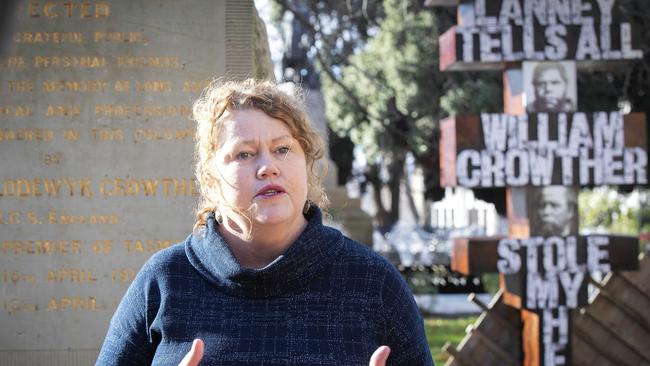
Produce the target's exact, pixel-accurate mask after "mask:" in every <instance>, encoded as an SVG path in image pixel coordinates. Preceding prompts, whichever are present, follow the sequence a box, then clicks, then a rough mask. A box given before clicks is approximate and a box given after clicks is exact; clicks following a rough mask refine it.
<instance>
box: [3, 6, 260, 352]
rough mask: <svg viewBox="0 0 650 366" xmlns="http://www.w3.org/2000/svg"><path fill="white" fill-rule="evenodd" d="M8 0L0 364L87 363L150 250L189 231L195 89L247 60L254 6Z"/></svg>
mask: <svg viewBox="0 0 650 366" xmlns="http://www.w3.org/2000/svg"><path fill="white" fill-rule="evenodd" d="M4 3H5V4H3V10H2V13H3V14H2V15H1V16H0V17H1V18H2V19H0V288H1V289H2V291H0V327H1V328H2V331H1V332H0V364H23V363H24V364H26V363H37V361H38V360H49V361H48V362H46V363H47V364H85V363H88V360H93V359H94V357H95V356H96V354H97V350H98V348H99V347H100V346H101V343H102V341H103V338H104V336H105V334H106V329H107V325H108V322H109V320H110V317H111V315H112V314H113V312H114V310H115V308H116V306H117V304H118V302H119V300H120V298H121V296H122V294H123V293H124V291H125V290H126V288H127V287H128V285H129V283H130V282H131V280H132V279H133V277H134V275H135V274H136V273H137V271H138V269H139V268H140V266H141V265H142V264H143V263H144V261H145V260H146V259H147V258H148V257H149V256H151V255H152V254H153V253H155V252H157V251H159V250H161V249H163V248H166V247H168V246H170V245H173V244H174V243H177V242H179V241H181V240H183V239H184V238H185V237H186V236H187V235H188V234H189V232H190V231H191V228H192V225H193V223H194V213H193V210H194V208H195V201H196V199H197V193H198V192H197V191H198V188H197V186H196V183H195V181H194V177H193V167H192V154H193V137H194V136H193V135H194V123H193V122H192V121H191V120H190V118H189V116H190V114H191V105H192V101H193V100H194V99H196V97H197V96H198V95H199V94H200V92H201V90H202V89H203V88H204V87H205V85H207V82H208V80H209V79H210V78H212V77H218V76H222V75H224V74H227V75H230V76H238V75H242V76H246V75H251V74H252V72H253V64H254V62H253V58H252V55H253V52H252V41H253V36H252V29H253V22H254V9H253V5H252V1H251V2H249V1H226V0H220V1H217V0H192V1H177V0H157V1H136V0H113V1H109V0H103V1H83V2H82V1H27V0H25V1H8V2H4ZM82 350H90V351H87V355H86V356H87V357H86V358H85V359H84V358H83V357H82V358H79V357H80V356H79V355H77V356H74V353H75V352H76V351H79V352H82ZM39 352H40V353H39ZM48 352H49V353H48ZM57 352H58V353H57ZM34 355H36V356H34ZM39 355H40V356H39ZM53 355H54V356H53ZM66 355H67V356H66ZM30 357H31V358H30ZM75 357H76V358H75ZM29 360H31V361H29ZM38 362H41V361H38Z"/></svg>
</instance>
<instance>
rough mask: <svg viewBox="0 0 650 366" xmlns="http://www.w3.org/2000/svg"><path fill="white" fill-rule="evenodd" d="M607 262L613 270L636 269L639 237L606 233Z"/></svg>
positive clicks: (637, 267) (637, 266) (637, 265)
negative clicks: (607, 240) (607, 239)
mask: <svg viewBox="0 0 650 366" xmlns="http://www.w3.org/2000/svg"><path fill="white" fill-rule="evenodd" d="M607 237H608V238H609V245H608V246H607V250H608V253H609V264H610V266H611V267H612V270H613V271H636V270H638V269H639V260H638V259H637V258H638V255H639V237H635V236H613V235H608V236H607Z"/></svg>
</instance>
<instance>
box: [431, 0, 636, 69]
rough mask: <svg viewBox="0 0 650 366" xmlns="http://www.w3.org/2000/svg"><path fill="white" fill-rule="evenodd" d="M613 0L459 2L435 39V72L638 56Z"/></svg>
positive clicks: (633, 28) (629, 27) (633, 36)
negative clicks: (437, 48) (450, 23)
mask: <svg viewBox="0 0 650 366" xmlns="http://www.w3.org/2000/svg"><path fill="white" fill-rule="evenodd" d="M615 2H616V1H580V3H579V6H575V4H574V6H571V4H573V3H574V2H569V1H565V2H556V3H554V4H555V6H549V5H548V3H547V2H545V1H536V0H494V1H487V0H475V1H461V3H460V5H459V7H458V25H456V26H454V27H452V28H450V29H449V30H448V31H447V32H445V33H444V34H443V35H442V37H440V54H441V55H443V56H442V57H441V59H440V70H442V71H446V70H480V69H502V68H504V66H505V64H506V63H508V62H510V63H511V62H519V61H524V60H528V61H545V60H576V61H579V62H580V63H581V64H582V65H583V66H584V65H587V66H589V65H591V64H593V63H594V62H598V63H602V62H603V61H610V62H611V61H614V62H620V61H621V60H631V59H639V58H642V57H643V52H642V51H641V50H640V45H641V44H640V39H639V37H637V35H638V34H639V32H638V29H637V27H636V26H635V25H634V24H631V23H629V22H622V21H621V20H620V19H621V14H620V10H619V9H618V7H616V6H614V5H615V4H614V3H615Z"/></svg>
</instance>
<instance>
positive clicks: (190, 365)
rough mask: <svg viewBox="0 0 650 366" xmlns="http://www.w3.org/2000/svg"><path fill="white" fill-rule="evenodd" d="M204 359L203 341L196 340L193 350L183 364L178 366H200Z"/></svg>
mask: <svg viewBox="0 0 650 366" xmlns="http://www.w3.org/2000/svg"><path fill="white" fill-rule="evenodd" d="M202 358H203V341H202V340H200V339H198V338H197V339H195V340H194V342H192V348H191V349H190V351H189V352H187V354H186V355H185V357H183V359H182V360H181V363H179V364H178V366H198V364H199V362H201V359H202Z"/></svg>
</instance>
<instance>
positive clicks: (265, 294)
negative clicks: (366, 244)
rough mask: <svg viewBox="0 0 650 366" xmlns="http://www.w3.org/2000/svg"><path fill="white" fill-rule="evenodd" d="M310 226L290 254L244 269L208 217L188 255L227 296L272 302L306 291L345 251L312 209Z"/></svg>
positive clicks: (335, 232) (338, 237)
mask: <svg viewBox="0 0 650 366" xmlns="http://www.w3.org/2000/svg"><path fill="white" fill-rule="evenodd" d="M305 218H306V219H307V226H306V227H305V229H304V230H303V232H302V233H301V234H300V235H299V236H298V238H297V239H296V241H295V242H294V243H293V244H292V245H291V246H290V247H289V248H288V249H287V250H286V252H285V253H284V254H282V255H280V256H279V257H278V258H276V259H275V260H274V261H273V262H271V263H270V264H269V265H267V266H266V267H264V268H260V269H251V268H244V267H242V266H241V265H240V264H239V262H238V261H237V259H236V258H235V256H234V255H233V253H232V251H231V250H230V247H229V246H228V244H227V243H226V241H225V240H224V239H223V238H222V237H221V235H220V234H219V231H218V230H217V226H218V225H219V224H218V223H217V221H216V220H215V218H214V214H210V215H209V216H208V217H207V220H206V221H207V224H206V226H205V230H204V231H203V232H202V234H201V235H192V236H191V238H190V240H188V241H187V242H186V244H185V254H186V255H187V258H188V259H189V261H190V263H191V264H192V266H194V268H196V270H197V271H199V272H200V273H201V274H202V275H203V277H205V278H206V279H207V280H208V281H210V282H212V283H213V284H214V285H215V286H217V287H218V288H219V289H220V290H222V291H223V292H226V293H228V294H230V295H233V296H237V297H250V298H269V297H277V296H281V295H282V294H284V293H287V292H289V291H292V290H294V289H297V288H300V287H303V286H305V285H307V283H308V282H309V281H310V280H312V279H313V278H314V277H316V276H318V275H319V274H320V273H321V272H322V271H323V270H324V269H326V268H328V267H329V266H331V264H332V263H333V261H334V259H335V258H336V257H337V255H338V254H339V253H340V251H341V250H342V248H343V235H342V234H341V232H339V231H338V230H335V229H332V228H330V227H327V226H324V225H323V219H322V214H321V212H320V210H319V209H318V208H317V207H314V206H312V207H311V208H310V210H309V212H308V213H307V214H306V215H305Z"/></svg>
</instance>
